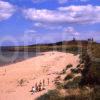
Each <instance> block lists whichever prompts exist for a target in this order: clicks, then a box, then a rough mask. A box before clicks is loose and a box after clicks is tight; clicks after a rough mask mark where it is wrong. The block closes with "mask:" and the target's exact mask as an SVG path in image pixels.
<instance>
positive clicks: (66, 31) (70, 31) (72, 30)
mask: <svg viewBox="0 0 100 100" xmlns="http://www.w3.org/2000/svg"><path fill="white" fill-rule="evenodd" d="M63 32H64V33H67V34H71V35H79V34H80V33H79V32H77V31H76V30H75V29H74V28H73V27H70V26H69V27H67V28H64V30H63Z"/></svg>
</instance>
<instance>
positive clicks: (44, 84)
mask: <svg viewBox="0 0 100 100" xmlns="http://www.w3.org/2000/svg"><path fill="white" fill-rule="evenodd" d="M44 89H45V80H44V79H43V90H44Z"/></svg>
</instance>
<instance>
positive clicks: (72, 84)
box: [64, 81, 78, 89]
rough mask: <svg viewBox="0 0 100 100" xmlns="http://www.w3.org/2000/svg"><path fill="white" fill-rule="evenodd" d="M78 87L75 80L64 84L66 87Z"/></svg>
mask: <svg viewBox="0 0 100 100" xmlns="http://www.w3.org/2000/svg"><path fill="white" fill-rule="evenodd" d="M76 87H78V83H77V82H74V81H69V82H67V83H65V84H64V89H71V88H76Z"/></svg>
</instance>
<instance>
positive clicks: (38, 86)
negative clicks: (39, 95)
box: [31, 78, 49, 94]
mask: <svg viewBox="0 0 100 100" xmlns="http://www.w3.org/2000/svg"><path fill="white" fill-rule="evenodd" d="M47 84H48V85H49V78H48V79H47ZM45 86H46V84H45V80H44V79H43V80H42V81H40V82H39V84H37V83H35V85H34V86H32V90H31V92H32V94H33V93H35V92H39V91H42V90H45V89H46V88H45Z"/></svg>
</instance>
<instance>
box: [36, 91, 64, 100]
mask: <svg viewBox="0 0 100 100" xmlns="http://www.w3.org/2000/svg"><path fill="white" fill-rule="evenodd" d="M36 100H64V99H62V98H61V97H60V94H59V92H58V91H57V90H50V91H48V92H47V93H46V94H44V95H42V96H40V97H39V98H37V99H36Z"/></svg>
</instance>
